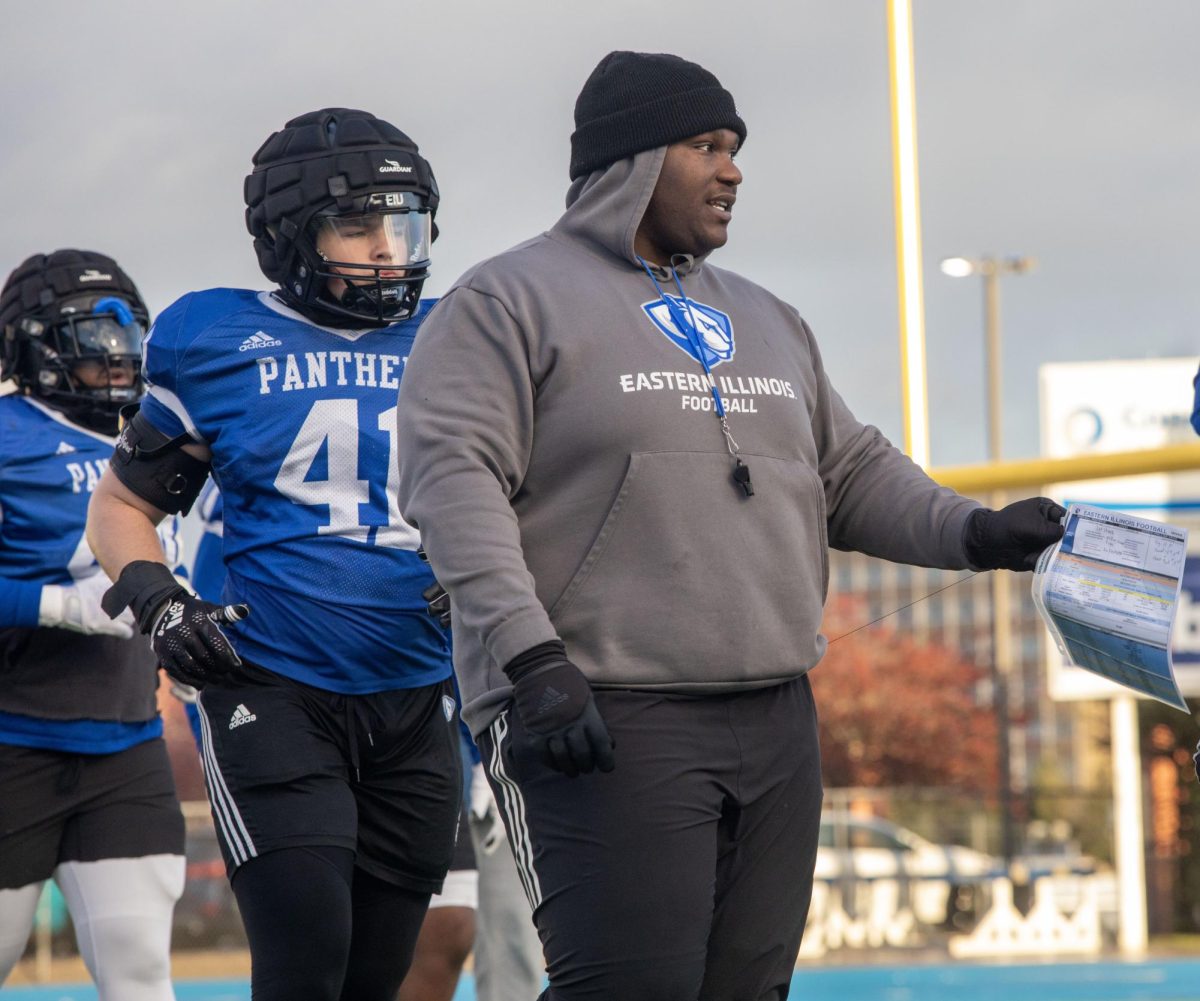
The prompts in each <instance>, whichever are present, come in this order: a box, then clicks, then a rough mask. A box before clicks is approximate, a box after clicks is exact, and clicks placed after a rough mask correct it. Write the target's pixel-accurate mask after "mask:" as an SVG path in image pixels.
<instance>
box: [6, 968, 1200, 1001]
mask: <svg viewBox="0 0 1200 1001" xmlns="http://www.w3.org/2000/svg"><path fill="white" fill-rule="evenodd" d="M176 994H177V997H178V1001H249V998H250V988H249V986H248V985H247V984H246V982H245V981H240V980H224V981H218V980H192V981H179V982H178V983H177V984H176ZM0 995H2V996H3V1001H96V992H95V990H93V989H92V988H91V987H90V986H88V987H84V986H71V985H66V986H61V985H60V986H54V987H12V988H8V989H4V990H0ZM791 997H792V999H793V1001H1014V999H1018V998H1019V999H1020V1001H1200V958H1197V959H1164V960H1152V961H1147V962H1142V963H1115V962H1096V963H1046V964H1038V965H1022V966H1011V965H1004V966H1000V965H964V964H955V965H948V966H871V967H837V968H833V969H813V968H807V969H801V970H797V971H796V975H795V977H794V978H793V980H792V994H791ZM454 1001H475V991H474V987H473V985H472V983H471V979H470V977H469V976H465V977H464V978H463V982H462V983H461V984H460V985H459V988H458V992H457V993H456V994H455V995H454ZM529 1001H533V999H532V998H530V999H529Z"/></svg>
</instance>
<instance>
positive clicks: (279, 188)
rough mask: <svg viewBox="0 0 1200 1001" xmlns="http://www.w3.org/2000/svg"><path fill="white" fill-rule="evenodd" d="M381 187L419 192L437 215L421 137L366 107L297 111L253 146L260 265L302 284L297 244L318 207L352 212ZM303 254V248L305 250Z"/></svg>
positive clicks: (253, 213) (250, 214) (251, 193)
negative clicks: (416, 138) (417, 138)
mask: <svg viewBox="0 0 1200 1001" xmlns="http://www.w3.org/2000/svg"><path fill="white" fill-rule="evenodd" d="M376 191H411V192H415V193H417V194H418V195H420V196H421V197H422V198H423V199H424V200H425V203H426V204H427V205H428V207H429V212H430V215H431V216H432V215H433V214H434V213H436V211H437V206H438V189H437V182H436V181H435V180H434V177H433V171H432V169H431V168H430V166H429V164H428V163H427V162H426V161H425V159H424V158H423V157H422V156H421V155H420V153H419V152H418V150H417V144H416V143H415V142H413V141H412V140H411V139H410V138H409V137H408V136H407V135H405V134H404V133H403V132H401V131H400V130H399V129H398V128H396V127H395V126H394V125H391V124H389V123H388V122H385V121H383V120H382V119H379V118H376V117H375V116H374V115H372V114H369V113H368V112H365V111H355V110H354V109H351V108H323V109H321V110H320V111H313V112H310V113H308V114H306V115H300V116H299V117H298V118H293V119H292V120H291V121H289V122H288V123H287V124H286V125H285V126H284V127H283V128H282V129H281V130H280V131H279V132H276V133H274V134H273V135H272V136H271V137H270V138H269V139H267V141H266V142H265V143H263V145H262V147H261V148H260V149H259V150H258V152H257V153H255V154H254V170H253V172H252V173H251V174H250V175H249V176H248V177H247V178H246V183H245V199H246V228H247V229H249V231H250V235H251V236H253V237H254V250H255V252H256V253H257V255H258V263H259V267H261V268H262V271H263V274H265V275H266V276H267V278H269V279H270V280H271V281H273V282H277V283H278V284H280V285H283V286H284V287H285V288H288V289H289V291H292V292H295V289H293V288H291V281H292V280H293V279H294V278H295V275H294V274H293V269H294V267H295V265H296V263H297V261H296V257H297V250H298V249H303V250H304V251H305V253H309V252H311V251H309V249H308V248H306V247H298V243H299V244H303V243H305V242H306V241H307V236H306V234H307V232H308V229H309V224H310V222H311V221H312V219H313V216H315V215H316V214H317V213H318V212H351V211H354V209H355V207H356V206H359V205H361V204H362V198H363V197H364V196H365V195H367V194H370V193H372V192H376ZM302 256H303V255H302Z"/></svg>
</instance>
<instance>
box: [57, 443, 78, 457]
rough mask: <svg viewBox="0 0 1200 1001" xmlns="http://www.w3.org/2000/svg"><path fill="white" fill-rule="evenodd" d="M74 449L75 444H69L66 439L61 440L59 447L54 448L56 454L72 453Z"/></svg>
mask: <svg viewBox="0 0 1200 1001" xmlns="http://www.w3.org/2000/svg"><path fill="white" fill-rule="evenodd" d="M74 451H75V446H74V445H68V444H67V443H66V442H65V441H60V442H59V443H58V448H56V449H55V450H54V454H55V455H70V454H71V453H72V452H74Z"/></svg>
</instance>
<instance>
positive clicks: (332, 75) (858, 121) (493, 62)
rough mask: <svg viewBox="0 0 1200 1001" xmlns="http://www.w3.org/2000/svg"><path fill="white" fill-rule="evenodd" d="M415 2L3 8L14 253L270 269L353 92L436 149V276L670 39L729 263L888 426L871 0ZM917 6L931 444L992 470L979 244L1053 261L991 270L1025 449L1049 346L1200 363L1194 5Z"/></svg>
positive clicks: (1014, 442) (884, 187)
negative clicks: (739, 186)
mask: <svg viewBox="0 0 1200 1001" xmlns="http://www.w3.org/2000/svg"><path fill="white" fill-rule="evenodd" d="M415 6H416V5H407V4H389V5H375V6H361V5H359V6H350V7H347V6H345V5H341V6H337V5H332V4H328V3H324V4H318V3H313V2H291V3H285V2H280V0H266V2H257V3H234V2H229V0H217V2H209V3H206V4H204V5H192V6H187V7H185V6H181V5H175V4H159V3H151V2H145V0H112V2H109V3H106V4H87V3H84V2H81V0H75V2H65V3H58V4H40V5H35V4H21V5H12V6H11V7H10V8H9V9H8V10H6V12H5V33H4V41H3V43H0V88H2V91H0V92H2V93H3V95H4V113H3V130H2V133H0V134H2V136H3V138H2V140H0V143H2V150H0V151H2V154H3V155H2V156H0V189H2V190H3V191H4V192H5V193H6V195H7V198H6V204H7V206H8V211H7V213H6V219H5V225H4V227H3V231H2V232H0V268H9V267H12V266H13V265H15V264H16V263H17V262H18V261H19V260H21V259H22V258H23V257H25V256H27V255H28V254H30V253H32V252H35V251H40V250H49V249H52V248H53V247H57V246H69V245H75V246H90V247H93V248H95V249H102V250H105V251H107V252H110V253H112V254H113V255H114V256H116V257H117V258H118V259H119V260H120V261H121V262H122V263H123V264H124V265H125V266H126V267H127V269H128V270H129V271H130V272H131V273H132V274H133V275H134V277H135V278H136V279H137V281H138V282H139V284H140V285H141V286H142V289H143V292H144V293H145V294H146V297H147V299H148V300H149V301H150V303H151V305H152V307H153V308H155V309H161V308H162V307H163V306H165V305H167V304H168V303H169V302H170V301H171V300H173V299H174V298H175V297H177V296H178V295H180V294H182V293H183V292H185V291H188V290H189V289H192V288H199V287H206V286H210V285H254V286H257V285H261V284H262V279H261V276H260V275H259V273H258V271H257V268H256V266H255V263H254V259H253V255H252V253H251V250H250V245H249V239H248V237H247V236H246V234H245V231H244V228H243V225H242V221H241V211H242V205H241V183H242V178H243V176H244V175H245V173H246V170H247V169H248V166H249V160H250V155H251V154H252V152H253V151H254V149H256V148H257V146H258V145H259V143H261V141H262V140H263V139H264V138H265V137H266V136H267V134H268V133H269V132H271V131H272V130H273V129H275V128H277V127H279V126H280V125H281V124H282V123H283V121H284V120H285V119H287V118H288V117H290V116H292V115H295V114H298V113H300V112H302V111H306V110H310V109H311V108H314V107H319V106H323V105H329V104H345V105H350V106H358V107H365V108H368V109H370V110H372V111H374V112H376V113H377V114H380V115H383V116H384V117H387V118H389V119H391V120H393V121H394V122H396V124H398V125H400V126H401V127H402V128H404V129H405V130H406V131H408V132H410V134H412V135H413V136H414V137H415V138H416V139H417V140H418V141H419V142H420V144H421V147H422V149H423V151H424V152H425V153H426V154H427V155H428V156H429V158H430V159H431V161H432V162H433V163H434V166H435V169H436V170H437V173H438V177H439V181H440V183H441V185H442V188H443V192H444V196H445V201H444V207H443V210H442V212H441V213H440V215H439V221H440V223H441V225H442V230H443V234H444V235H443V239H442V240H441V241H439V243H438V246H437V248H436V250H437V258H436V277H435V279H434V280H433V281H431V283H430V288H431V290H432V291H434V292H437V291H440V290H443V289H444V288H445V287H447V285H448V284H449V283H450V282H451V281H452V280H453V278H454V277H455V276H456V275H457V274H458V273H459V272H461V271H462V270H465V268H466V267H468V266H469V265H470V264H472V263H474V262H475V261H476V260H478V259H479V258H481V257H483V256H486V255H489V254H492V253H495V252H497V251H499V250H502V249H503V248H505V247H507V246H510V245H512V244H514V243H516V242H519V241H520V240H522V239H524V238H525V237H527V236H529V235H531V234H532V233H534V232H536V231H538V230H540V229H543V228H545V227H546V226H547V225H549V224H550V223H551V222H552V221H553V220H554V218H555V217H556V216H557V214H558V212H559V210H560V208H561V203H562V195H563V193H564V191H565V188H566V162H567V153H568V150H567V136H568V135H569V133H570V130H571V110H572V106H573V103H574V98H575V94H576V92H577V90H578V88H579V86H580V84H581V83H582V81H583V79H584V78H585V77H586V75H587V73H588V72H589V71H590V69H591V68H592V66H593V65H594V64H595V62H596V61H597V60H598V59H599V58H600V56H602V55H603V54H604V53H605V52H607V51H608V50H610V49H612V48H635V49H643V50H653V51H674V52H678V53H680V54H682V55H685V56H688V57H689V58H692V59H696V60H698V61H700V62H702V63H704V64H705V65H707V66H709V67H710V68H711V69H713V70H714V71H715V72H716V73H717V74H718V75H719V76H720V77H721V78H722V80H723V82H724V83H725V84H726V85H727V86H728V87H729V88H730V89H731V90H732V91H733V92H734V94H735V95H736V97H737V100H738V104H739V108H740V109H741V110H742V113H743V115H744V117H745V118H746V119H747V121H748V123H749V127H750V137H749V141H748V143H747V146H746V150H745V153H744V155H743V160H742V163H743V168H744V170H745V173H746V184H745V186H744V188H743V191H742V197H741V198H740V199H739V202H738V212H737V219H736V220H735V223H734V229H733V233H732V239H731V241H730V245H729V247H727V248H726V249H725V250H724V251H722V252H721V253H720V255H719V257H718V262H719V263H721V264H723V265H724V266H728V267H733V268H735V269H737V270H740V271H742V272H744V273H745V274H747V275H748V276H750V277H751V278H753V279H755V280H756V281H759V282H760V283H761V284H764V285H766V286H767V287H768V288H770V289H772V290H773V291H775V292H776V293H777V294H779V295H780V296H782V297H783V298H786V299H788V300H789V301H791V302H793V303H794V304H795V305H796V306H797V307H798V308H799V309H800V311H801V312H802V313H803V314H804V315H805V316H806V317H807V318H808V319H809V321H810V322H811V323H812V324H813V326H814V329H815V330H816V332H817V336H818V338H819V339H820V341H821V344H822V346H823V350H824V352H825V355H826V361H827V364H828V367H829V369H830V372H831V374H832V375H833V377H834V379H835V382H836V384H837V385H838V386H839V388H840V389H841V391H842V393H843V395H844V396H846V398H847V399H848V400H849V401H850V403H851V405H852V406H853V407H854V409H855V410H856V411H857V412H858V413H859V415H860V416H861V417H863V418H864V419H866V420H870V421H873V422H875V423H878V424H879V425H880V426H881V427H883V429H884V430H885V432H886V433H888V434H889V435H890V436H893V437H895V438H898V437H899V435H900V414H899V382H898V376H897V371H898V347H897V344H898V338H897V333H896V331H897V320H896V291H895V257H894V234H893V228H892V204H891V150H890V137H889V127H890V126H889V117H888V93H887V61H886V48H885V37H886V36H885V30H886V29H885V21H884V4H883V3H882V0H879V2H866V0H845V2H839V3H830V2H827V0H826V2H818V0H806V2H798V3H791V4H786V5H785V4H780V3H776V2H761V0H748V2H743V3H740V4H737V5H730V4H728V3H715V2H711V0H695V2H693V3H690V4H688V5H686V6H683V7H679V6H669V7H668V6H662V5H660V6H653V5H647V4H644V3H633V2H628V0H620V2H609V3H606V4H603V5H597V4H586V5H585V4H582V3H577V2H573V0H510V2H507V3H504V4H496V3H485V2H456V0H440V2H439V3H437V4H431V5H426V9H413V8H414V7H415ZM917 8H918V11H917V18H916V24H915V37H916V55H917V84H918V102H919V124H920V153H921V167H922V175H921V182H922V206H923V212H924V250H925V255H926V262H925V267H926V306H927V327H928V336H929V354H930V373H929V374H930V395H931V401H932V410H933V413H932V416H933V425H934V458H935V461H938V462H963V461H973V460H976V459H978V458H980V457H981V456H982V451H983V442H984V437H983V423H982V422H983V403H982V398H981V394H982V386H983V375H982V357H981V356H982V352H981V348H980V341H981V338H982V332H981V320H980V311H981V307H980V291H979V288H978V283H977V282H975V281H952V280H950V279H947V278H945V277H943V276H942V275H940V274H939V273H938V271H937V267H936V265H937V261H938V259H939V258H940V257H942V256H946V255H950V254H957V253H966V254H973V253H980V252H985V251H991V252H997V253H1017V252H1019V253H1024V254H1030V255H1033V256H1036V257H1037V258H1038V259H1039V262H1040V265H1039V268H1038V270H1037V271H1036V272H1035V273H1034V274H1032V275H1029V276H1026V277H1021V278H1018V279H1009V280H1007V281H1006V282H1005V287H1004V307H1005V312H1004V316H1005V335H1006V353H1005V371H1004V376H1005V385H1006V393H1005V399H1006V404H1007V409H1006V424H1005V431H1006V437H1007V439H1008V441H1009V443H1010V448H1009V452H1010V454H1012V455H1020V454H1032V453H1033V452H1034V451H1035V450H1036V447H1037V432H1036V427H1037V414H1036V388H1035V375H1036V368H1037V365H1038V364H1039V363H1040V362H1042V361H1050V360H1054V361H1061V360H1071V359H1088V358H1102V357H1134V356H1146V355H1175V354H1191V355H1195V354H1197V352H1198V351H1200V336H1198V335H1197V319H1198V317H1200V292H1198V291H1197V287H1198V286H1197V282H1196V281H1195V278H1194V271H1195V266H1196V261H1195V250H1194V238H1193V234H1194V233H1195V232H1196V231H1197V228H1198V224H1200V193H1198V190H1197V188H1198V185H1197V182H1196V178H1197V177H1198V176H1200V169H1198V168H1200V120H1198V119H1200V111H1198V110H1197V107H1198V105H1197V101H1196V95H1197V93H1200V65H1198V64H1197V60H1196V59H1195V57H1194V46H1195V39H1196V38H1197V37H1200V5H1197V4H1195V3H1194V2H1192V0H1156V2H1155V3H1154V4H1132V3H1128V2H1119V0H1055V2H1054V3H1047V2H1045V0H1021V2H1012V0H1010V2H1008V3H1005V4H994V3H989V2H984V0H923V2H921V3H919V4H917ZM1171 390H1172V391H1178V392H1180V393H1183V394H1184V395H1186V393H1187V391H1188V387H1171ZM1164 391H1166V388H1164Z"/></svg>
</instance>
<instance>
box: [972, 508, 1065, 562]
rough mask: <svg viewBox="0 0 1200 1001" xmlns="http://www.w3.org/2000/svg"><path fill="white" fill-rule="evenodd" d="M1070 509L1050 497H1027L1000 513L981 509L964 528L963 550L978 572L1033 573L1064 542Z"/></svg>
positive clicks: (974, 513) (975, 512)
mask: <svg viewBox="0 0 1200 1001" xmlns="http://www.w3.org/2000/svg"><path fill="white" fill-rule="evenodd" d="M1066 513H1067V512H1066V509H1065V508H1063V507H1062V506H1061V505H1059V504H1056V503H1054V501H1052V500H1051V499H1050V498H1049V497H1027V498H1026V499H1025V500H1019V501H1015V502H1014V503H1012V504H1009V505H1008V507H1004V508H1001V509H1000V510H999V511H992V510H990V509H989V508H986V507H984V508H979V509H978V510H977V511H973V512H971V516H970V517H969V518H968V519H967V523H966V525H965V526H964V527H963V548H964V549H965V550H966V551H967V559H968V560H970V561H971V566H973V567H974V568H975V569H977V570H1032V569H1033V568H1034V567H1035V566H1037V559H1038V557H1039V556H1040V555H1041V554H1042V551H1043V550H1044V549H1045V548H1046V547H1047V546H1052V545H1054V543H1056V542H1057V541H1058V540H1059V539H1061V538H1062V534H1063V527H1062V525H1061V524H1059V522H1060V521H1062V517H1063V515H1065V514H1066Z"/></svg>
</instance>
